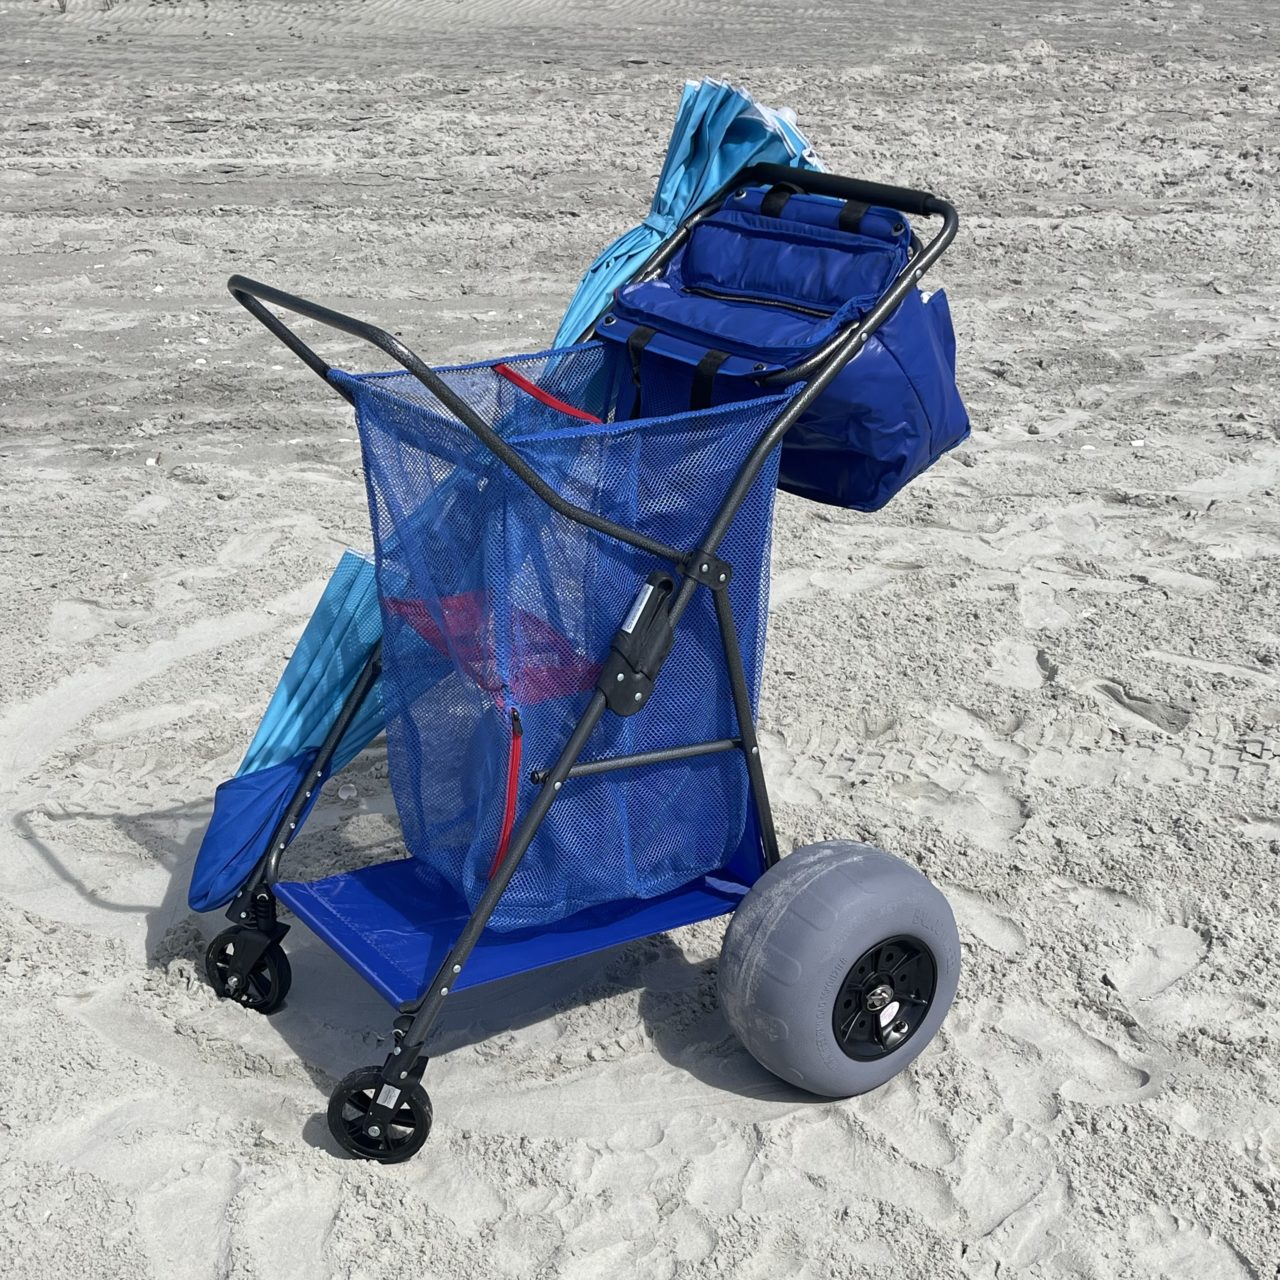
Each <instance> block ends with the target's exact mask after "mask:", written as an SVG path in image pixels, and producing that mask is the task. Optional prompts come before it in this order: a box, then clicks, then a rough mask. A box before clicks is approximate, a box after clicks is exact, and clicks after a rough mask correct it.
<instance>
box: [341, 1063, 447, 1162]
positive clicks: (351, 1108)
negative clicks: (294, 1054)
mask: <svg viewBox="0 0 1280 1280" xmlns="http://www.w3.org/2000/svg"><path fill="white" fill-rule="evenodd" d="M382 1088H383V1082H382V1072H381V1071H380V1070H379V1069H378V1068H377V1067H361V1068H360V1069H359V1070H358V1071H353V1072H352V1073H351V1074H350V1075H349V1076H347V1077H346V1078H345V1079H343V1080H342V1081H341V1082H340V1083H339V1085H338V1087H337V1088H336V1089H334V1091H333V1093H332V1094H330V1095H329V1132H330V1133H332V1134H333V1136H334V1137H335V1138H336V1139H337V1141H338V1145H339V1146H340V1147H341V1148H342V1149H343V1150H344V1151H349V1152H350V1153H351V1154H352V1155H353V1156H359V1157H360V1158H361V1159H362V1160H377V1161H378V1162H379V1163H380V1164H399V1163H400V1162H401V1161H402V1160H408V1159H409V1158H410V1157H411V1156H414V1155H416V1154H417V1153H418V1152H419V1151H420V1150H421V1149H422V1144H423V1143H424V1142H426V1140H427V1135H428V1134H429V1133H430V1132H431V1099H430V1098H429V1097H428V1096H427V1091H426V1090H425V1089H424V1088H423V1087H422V1086H421V1085H420V1084H412V1085H410V1086H409V1087H408V1088H407V1089H401V1090H400V1097H399V1099H398V1100H397V1102H396V1107H395V1110H394V1111H393V1112H392V1114H391V1118H390V1119H389V1120H387V1121H385V1122H384V1123H382V1124H379V1123H377V1122H376V1121H374V1120H366V1117H367V1116H368V1113H369V1108H370V1107H371V1106H373V1100H374V1098H376V1097H377V1096H378V1094H379V1093H380V1092H381V1090H382Z"/></svg>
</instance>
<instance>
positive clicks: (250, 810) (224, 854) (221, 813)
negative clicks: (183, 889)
mask: <svg viewBox="0 0 1280 1280" xmlns="http://www.w3.org/2000/svg"><path fill="white" fill-rule="evenodd" d="M315 758H316V753H315V752H314V751H304V752H302V753H301V754H299V755H297V756H294V757H292V758H291V759H288V760H282V761H279V762H278V763H276V764H273V765H268V766H267V767H266V768H265V769H259V770H256V771H255V772H254V773H247V774H243V775H241V776H239V777H235V778H230V779H228V780H227V781H226V782H224V783H223V784H222V785H221V786H220V787H219V788H218V790H217V791H216V792H215V793H214V797H213V816H212V817H211V818H210V819H209V826H208V827H207V828H206V830H205V833H204V839H203V840H202V841H201V844H200V852H199V853H197V854H196V861H195V866H194V867H192V869H191V885H190V887H189V888H188V890H187V902H188V904H189V905H190V907H191V909H192V910H193V911H213V910H215V909H216V908H217V907H223V906H226V904H227V903H228V902H230V901H231V899H232V898H234V897H235V896H236V893H237V891H238V890H239V888H240V886H241V884H243V883H244V879H245V877H246V876H247V875H248V874H249V872H250V871H252V870H253V867H254V864H255V863H256V862H257V861H258V859H259V858H260V857H261V856H262V855H263V853H265V852H266V848H267V841H269V840H270V839H271V833H272V832H273V831H274V830H275V827H276V824H277V823H279V821H280V819H281V818H282V817H283V816H284V811H285V809H287V808H288V807H289V801H290V800H291V799H292V798H293V796H294V794H295V793H296V792H297V790H298V786H299V785H300V784H301V782H302V780H303V779H304V778H305V777H306V776H307V773H308V772H309V771H310V769H311V765H312V762H313V761H314V760H315ZM325 776H326V777H327V776H328V775H327V774H326V775H325ZM317 781H318V783H319V784H320V785H323V782H324V779H323V778H321V779H318V780H317ZM318 796H319V786H317V787H316V788H315V789H314V790H313V791H312V796H311V800H310V801H309V802H308V804H307V806H306V808H305V809H304V810H303V811H302V815H301V816H300V817H299V819H298V827H299V828H301V826H302V823H303V821H304V819H305V818H306V816H307V814H308V813H310V812H311V806H312V805H313V804H315V802H316V799H317V798H318ZM294 834H295V835H296V834H297V833H296V832H294ZM290 838H292V837H290Z"/></svg>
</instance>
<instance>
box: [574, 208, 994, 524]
mask: <svg viewBox="0 0 1280 1280" xmlns="http://www.w3.org/2000/svg"><path fill="white" fill-rule="evenodd" d="M766 195H767V193H766V191H765V189H764V188H753V189H748V190H744V191H742V192H739V193H738V194H737V195H735V196H733V197H731V198H730V199H729V200H728V201H727V202H726V204H725V206H724V207H723V208H722V209H720V210H719V211H718V212H717V213H715V214H713V215H712V216H711V217H710V218H708V219H706V220H705V221H703V222H701V223H699V224H698V225H697V226H696V227H695V228H694V230H693V232H692V234H691V235H690V237H689V240H688V242H687V243H686V244H685V245H684V246H683V247H682V248H681V249H680V251H679V252H678V253H677V254H676V255H675V257H674V258H673V259H672V261H671V263H670V264H669V265H668V267H667V269H666V271H665V272H664V274H663V275H662V276H661V277H660V278H658V279H656V280H648V281H644V282H641V283H636V284H629V285H626V286H624V287H623V288H621V289H619V290H618V292H617V295H616V296H615V299H614V305H613V308H612V310H611V312H610V313H609V315H608V316H606V317H605V319H604V321H603V322H602V323H601V325H600V327H599V330H598V332H599V336H600V337H602V338H604V339H606V340H608V341H612V342H619V343H625V342H626V341H627V339H628V338H629V337H630V336H631V335H632V334H633V333H634V332H635V331H636V329H638V328H646V329H652V330H655V331H656V333H655V335H654V336H653V337H652V338H651V339H650V340H649V342H648V345H647V346H645V347H644V349H643V351H642V352H641V353H640V354H639V355H638V357H637V377H638V382H639V385H640V387H641V393H640V396H639V402H638V407H637V412H643V413H644V414H646V415H648V414H665V413H673V412H679V411H681V410H682V409H687V408H688V407H689V404H690V402H691V400H692V399H695V398H697V396H699V395H700V396H703V397H706V396H708V395H709V397H710V402H711V403H713V404H721V403H726V402H729V401H734V400H744V399H750V398H754V397H756V396H759V395H761V394H763V392H762V389H761V388H760V386H759V384H758V382H757V379H758V378H759V377H760V375H761V374H762V373H765V372H768V371H770V370H774V369H781V368H785V367H787V366H789V365H794V364H796V363H797V362H798V361H799V360H801V359H803V358H804V357H805V356H806V355H808V354H809V353H810V352H812V351H813V350H814V349H815V348H817V347H819V346H821V344H822V343H823V342H825V341H826V340H827V339H828V338H830V337H831V336H832V335H833V334H835V333H836V332H838V331H839V330H840V329H842V328H844V327H845V326H847V325H848V324H850V323H852V322H853V321H855V320H857V319H858V318H859V317H860V316H862V315H865V314H866V312H867V311H869V310H870V309H871V307H873V306H874V305H875V303H876V302H877V300H878V299H879V298H880V297H881V295H882V294H883V293H884V292H885V291H886V290H887V289H888V288H889V286H890V285H891V284H892V283H893V281H894V280H895V279H896V277H897V276H898V274H899V273H900V272H901V271H902V269H903V268H904V267H905V266H906V264H907V261H908V257H909V246H910V230H909V228H908V227H907V225H906V223H905V221H904V219H903V217H902V215H901V214H899V213H896V212H895V211H894V210H892V209H882V208H874V207H873V208H870V209H867V210H865V211H864V212H862V215H861V218H860V219H859V220H858V223H857V229H856V230H849V229H846V227H847V225H848V223H847V215H846V218H845V225H844V226H842V213H844V212H845V206H844V205H843V204H842V202H841V201H839V200H833V199H830V198H828V197H825V196H811V195H800V194H796V195H792V196H791V197H790V198H789V199H787V200H786V202H785V204H783V205H782V207H781V210H780V211H778V212H774V211H772V209H771V208H770V207H769V206H768V205H766V210H767V211H762V207H761V206H762V203H763V202H765V200H766ZM774 204H775V205H776V201H775V202H774ZM708 351H719V352H722V353H725V355H726V356H727V357H728V358H727V359H725V360H724V361H723V362H722V363H721V364H720V365H719V367H718V369H717V370H716V371H715V373H714V376H713V377H712V379H711V382H710V389H709V391H708V386H707V381H706V375H705V373H704V374H702V375H699V373H698V366H699V364H700V362H703V361H704V358H705V357H706V356H707V353H708ZM955 355H956V351H955V335H954V332H953V330H952V327H951V313H950V310H949V309H948V307H947V300H946V296H945V294H943V293H942V292H940V291H939V292H937V293H934V294H932V295H931V296H929V297H926V296H925V295H924V294H923V293H921V292H920V290H918V289H913V290H912V291H911V292H910V293H908V295H907V296H906V298H905V299H904V300H903V302H902V303H901V305H900V306H899V307H898V308H897V310H896V311H895V312H894V313H893V315H892V316H891V317H890V318H889V320H888V321H886V322H885V324H884V325H882V326H881V328H880V329H879V330H878V331H877V332H876V334H875V335H874V336H873V337H872V338H871V340H870V341H869V342H868V343H867V345H866V346H865V347H864V348H863V350H862V351H861V352H860V353H859V354H858V356H857V357H856V358H855V359H854V360H853V361H852V362H851V363H850V364H849V365H847V366H846V367H845V369H844V370H842V372H841V373H840V375H839V376H838V377H837V379H836V380H835V382H833V383H832V385H831V386H830V387H829V388H828V389H827V391H826V392H825V393H824V395H823V396H822V397H821V398H820V399H819V401H818V402H817V404H816V405H814V406H813V408H812V409H810V410H809V412H807V413H806V414H805V415H804V417H802V418H801V420H800V421H799V422H798V423H797V424H796V425H795V426H794V427H793V428H792V429H791V431H790V432H788V434H787V437H786V439H785V441H784V442H783V447H782V462H781V470H780V473H779V479H778V486H779V488H782V489H787V490H789V491H790V492H792V493H797V494H800V495H801V496H802V497H805V498H810V499H812V500H814V501H816V502H825V503H831V504H833V505H836V506H841V507H851V508H853V509H855V510H859V511H875V510H878V509H879V508H880V507H882V506H884V504H885V503H886V502H888V501H889V499H890V498H892V497H893V496H894V494H896V493H897V492H898V491H899V490H900V489H901V488H902V487H903V486H904V485H906V484H907V483H908V482H909V481H911V480H912V479H914V478H915V477H916V476H917V475H919V474H920V472H922V471H923V470H924V469H925V468H926V467H928V466H930V465H931V464H932V463H933V462H935V461H936V460H937V459H938V458H939V457H940V456H941V455H942V454H943V453H944V452H945V451H946V450H948V449H950V448H952V447H953V446H954V445H956V444H958V443H959V442H960V441H961V440H963V439H964V438H965V437H966V436H967V435H968V434H969V418H968V414H967V413H966V412H965V409H964V405H963V404H962V403H961V400H960V395H959V392H958V391H957V389H956V384H955Z"/></svg>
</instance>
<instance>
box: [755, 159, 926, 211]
mask: <svg viewBox="0 0 1280 1280" xmlns="http://www.w3.org/2000/svg"><path fill="white" fill-rule="evenodd" d="M737 181H738V183H740V184H741V183H745V184H747V185H753V184H755V183H760V182H770V183H773V182H777V183H785V184H786V185H787V186H790V187H798V188H799V189H800V190H801V191H807V192H809V193H811V194H812V195H816V196H834V197H835V198H836V199H837V200H857V201H859V202H860V203H861V204H878V205H886V206H887V207H888V208H890V209H898V210H900V211H901V212H903V213H914V214H917V215H918V216H920V217H922V218H928V217H934V216H941V215H943V214H945V213H946V211H947V209H948V208H949V207H950V206H949V205H948V204H947V202H946V201H945V200H939V199H938V197H937V196H932V195H930V194H929V193H928V192H927V191H913V190H912V189H911V188H910V187H891V186H888V185H886V184H885V183H882V182H863V181H861V180H860V179H858V178H842V177H840V176H839V174H835V173H820V172H818V171H817V170H815V169H793V168H791V167H790V166H788V165H785V164H757V165H752V166H751V168H749V169H744V170H743V172H742V173H740V174H739V175H738V179H737Z"/></svg>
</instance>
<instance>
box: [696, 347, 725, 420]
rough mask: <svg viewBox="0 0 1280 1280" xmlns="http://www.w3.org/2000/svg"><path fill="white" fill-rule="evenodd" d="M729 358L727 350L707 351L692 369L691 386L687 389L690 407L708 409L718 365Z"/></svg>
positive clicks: (718, 368)
mask: <svg viewBox="0 0 1280 1280" xmlns="http://www.w3.org/2000/svg"><path fill="white" fill-rule="evenodd" d="M728 358H729V353H728V352H727V351H708V352H707V354H706V355H705V356H703V357H702V359H701V360H699V361H698V367H697V368H696V369H695V370H694V371H693V386H692V387H691V388H690V389H689V408H690V409H710V408H711V389H712V387H713V386H714V385H715V380H716V374H717V373H719V371H720V366H721V365H722V364H724V362H725V361H726V360H727V359H728Z"/></svg>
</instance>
